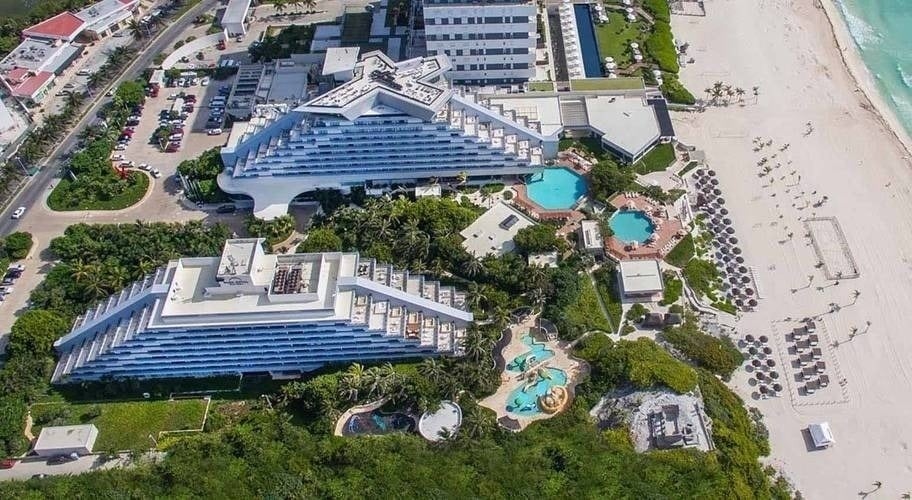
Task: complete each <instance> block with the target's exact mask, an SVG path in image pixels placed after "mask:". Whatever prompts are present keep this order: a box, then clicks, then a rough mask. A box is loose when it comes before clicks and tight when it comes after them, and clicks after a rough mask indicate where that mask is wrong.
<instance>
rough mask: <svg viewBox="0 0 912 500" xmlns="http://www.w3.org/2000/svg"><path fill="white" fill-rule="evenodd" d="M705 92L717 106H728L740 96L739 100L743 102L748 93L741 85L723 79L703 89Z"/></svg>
mask: <svg viewBox="0 0 912 500" xmlns="http://www.w3.org/2000/svg"><path fill="white" fill-rule="evenodd" d="M703 93H704V94H706V97H707V99H708V100H709V102H710V103H711V104H714V105H717V106H719V105H724V106H728V105H729V104H730V103H731V101H732V99H733V98H734V97H737V98H738V102H743V101H744V94H746V92H745V91H744V89H742V88H741V87H732V86H731V85H729V84H727V83H725V82H721V81H717V82H715V83H713V85H712V87H707V88H706V89H704V90H703ZM755 95H756V94H755Z"/></svg>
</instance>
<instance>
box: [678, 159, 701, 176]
mask: <svg viewBox="0 0 912 500" xmlns="http://www.w3.org/2000/svg"><path fill="white" fill-rule="evenodd" d="M699 165H700V162H698V161H691V162H687V165H684V168H682V169H681V170H678V177H683V176H684V174H686V173H687V172H690V171H691V170H693V169H695V168H697V166H699Z"/></svg>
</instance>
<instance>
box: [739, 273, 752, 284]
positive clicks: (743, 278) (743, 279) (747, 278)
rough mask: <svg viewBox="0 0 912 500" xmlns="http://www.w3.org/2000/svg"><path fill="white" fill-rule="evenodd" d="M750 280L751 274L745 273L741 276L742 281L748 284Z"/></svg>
mask: <svg viewBox="0 0 912 500" xmlns="http://www.w3.org/2000/svg"><path fill="white" fill-rule="evenodd" d="M750 282H751V279H750V277H749V276H743V275H742V276H741V283H744V284H747V283H750Z"/></svg>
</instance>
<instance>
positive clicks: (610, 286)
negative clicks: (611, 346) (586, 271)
mask: <svg viewBox="0 0 912 500" xmlns="http://www.w3.org/2000/svg"><path fill="white" fill-rule="evenodd" d="M592 277H593V278H595V283H596V288H597V291H598V294H599V295H601V297H602V302H604V303H605V308H606V309H608V316H609V320H610V321H611V324H612V326H613V328H615V329H616V328H617V327H618V325H620V324H621V316H622V314H623V306H622V305H621V291H620V290H619V289H618V280H617V270H616V269H607V268H604V267H603V268H600V269H598V270H596V271H595V273H593V275H592Z"/></svg>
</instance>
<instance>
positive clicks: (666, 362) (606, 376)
mask: <svg viewBox="0 0 912 500" xmlns="http://www.w3.org/2000/svg"><path fill="white" fill-rule="evenodd" d="M575 354H576V355H577V356H579V357H580V358H582V359H585V360H586V361H588V362H589V368H590V370H591V372H590V377H591V380H590V382H589V384H587V387H586V388H585V389H584V390H582V391H581V393H582V395H583V396H584V397H590V398H598V397H601V395H604V394H605V393H607V392H609V391H610V390H611V389H612V388H614V387H615V386H617V385H618V384H619V383H620V382H622V381H628V382H630V383H632V384H633V385H634V386H635V387H637V388H639V389H651V388H654V387H659V386H664V387H668V388H669V389H671V390H673V391H675V392H678V393H685V392H688V391H692V390H693V389H694V387H695V386H696V385H697V374H696V372H694V370H693V368H691V367H689V366H687V365H686V364H684V363H682V362H681V361H678V360H676V359H675V358H673V357H672V356H671V354H668V352H666V351H665V350H664V349H662V348H661V347H659V345H658V344H656V343H655V342H653V341H652V340H650V339H647V338H645V337H644V338H639V339H637V340H634V341H629V340H621V341H619V342H612V341H611V339H609V338H608V337H607V336H605V335H590V336H589V337H586V338H585V339H584V340H582V341H581V342H580V344H579V345H578V346H577V347H576V352H575Z"/></svg>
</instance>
